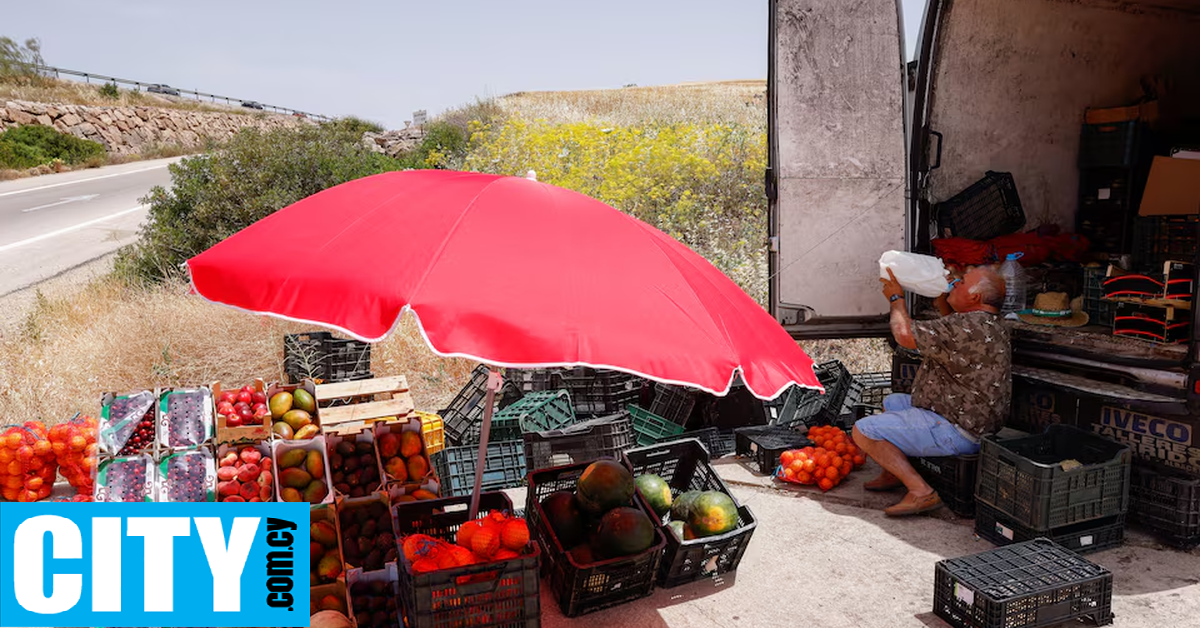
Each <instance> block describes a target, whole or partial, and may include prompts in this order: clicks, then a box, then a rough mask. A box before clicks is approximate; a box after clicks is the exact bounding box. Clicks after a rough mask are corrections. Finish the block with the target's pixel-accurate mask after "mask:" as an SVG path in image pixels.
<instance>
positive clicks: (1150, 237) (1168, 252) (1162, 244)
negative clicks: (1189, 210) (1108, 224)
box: [1133, 214, 1200, 270]
mask: <svg viewBox="0 0 1200 628" xmlns="http://www.w3.org/2000/svg"><path fill="white" fill-rule="evenodd" d="M1133 233H1134V238H1133V260H1134V262H1135V263H1136V264H1137V266H1138V268H1139V269H1142V270H1161V269H1162V266H1163V263H1164V262H1171V261H1175V262H1191V261H1194V260H1195V259H1196V249H1197V242H1198V239H1197V234H1200V216H1198V215H1195V214H1192V215H1190V216H1143V217H1139V218H1138V219H1137V221H1136V222H1134V229H1133Z"/></svg>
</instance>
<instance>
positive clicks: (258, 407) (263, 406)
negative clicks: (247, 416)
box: [250, 403, 270, 414]
mask: <svg viewBox="0 0 1200 628" xmlns="http://www.w3.org/2000/svg"><path fill="white" fill-rule="evenodd" d="M250 409H251V410H253V411H254V414H258V413H259V411H266V412H270V410H268V409H267V404H265V403H256V404H254V407H253V408H250Z"/></svg>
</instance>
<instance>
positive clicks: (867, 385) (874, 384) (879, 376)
mask: <svg viewBox="0 0 1200 628" xmlns="http://www.w3.org/2000/svg"><path fill="white" fill-rule="evenodd" d="M852 386H853V387H854V388H855V389H857V392H858V402H857V403H855V404H854V405H862V406H867V407H871V408H882V407H883V399H884V397H887V396H888V395H890V394H892V374H891V373H888V372H880V373H856V374H855V375H854V379H853V384H852ZM847 398H849V394H848V395H847Z"/></svg>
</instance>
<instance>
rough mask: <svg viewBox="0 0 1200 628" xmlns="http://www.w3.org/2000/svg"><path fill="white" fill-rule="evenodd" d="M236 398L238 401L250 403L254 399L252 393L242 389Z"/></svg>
mask: <svg viewBox="0 0 1200 628" xmlns="http://www.w3.org/2000/svg"><path fill="white" fill-rule="evenodd" d="M237 398H238V401H239V402H241V403H244V404H246V405H250V403H251V402H253V401H254V393H252V392H249V391H246V390H243V391H242V392H240V393H238V396H237Z"/></svg>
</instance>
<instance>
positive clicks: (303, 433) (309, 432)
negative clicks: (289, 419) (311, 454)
mask: <svg viewBox="0 0 1200 628" xmlns="http://www.w3.org/2000/svg"><path fill="white" fill-rule="evenodd" d="M320 431H321V428H319V427H317V426H316V425H315V424H313V423H309V424H308V425H305V426H304V427H302V428H300V429H298V430H296V434H295V438H296V440H309V439H311V438H312V437H314V436H316V435H317V433H318V432H320Z"/></svg>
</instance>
